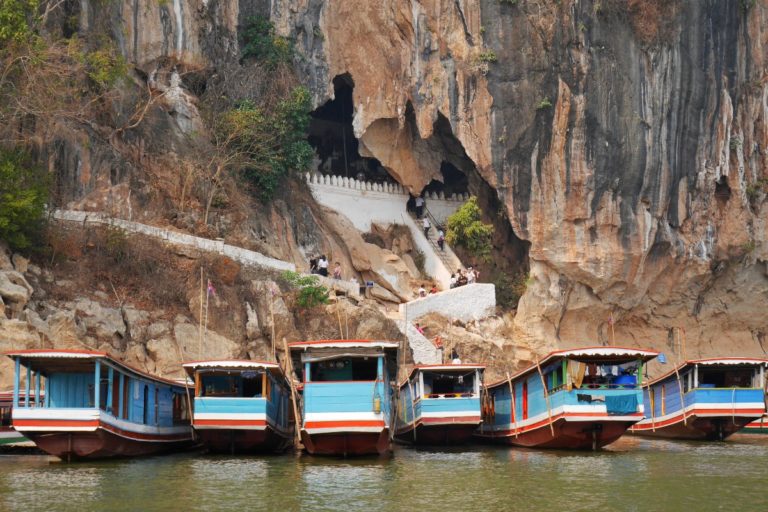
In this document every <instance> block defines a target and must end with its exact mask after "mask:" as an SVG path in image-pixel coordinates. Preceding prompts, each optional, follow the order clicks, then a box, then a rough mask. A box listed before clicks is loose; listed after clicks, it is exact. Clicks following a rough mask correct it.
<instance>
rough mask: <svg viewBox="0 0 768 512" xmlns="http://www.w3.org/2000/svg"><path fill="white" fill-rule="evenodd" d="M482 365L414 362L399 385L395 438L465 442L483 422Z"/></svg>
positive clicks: (424, 442) (430, 442) (432, 442)
mask: <svg viewBox="0 0 768 512" xmlns="http://www.w3.org/2000/svg"><path fill="white" fill-rule="evenodd" d="M484 369H485V366H480V365H472V364H445V365H417V366H415V367H414V368H413V371H411V374H410V375H409V376H408V379H406V380H405V382H403V383H402V384H400V388H399V390H398V398H397V400H398V401H397V417H396V420H395V439H397V440H398V441H402V442H406V443H413V444H421V445H450V444H461V443H466V442H467V441H468V440H469V439H471V438H472V433H473V432H474V431H475V429H476V428H477V426H478V425H479V424H480V422H481V421H482V417H481V415H480V384H481V380H482V375H483V370H484Z"/></svg>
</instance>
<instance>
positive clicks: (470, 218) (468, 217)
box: [445, 196, 493, 261]
mask: <svg viewBox="0 0 768 512" xmlns="http://www.w3.org/2000/svg"><path fill="white" fill-rule="evenodd" d="M481 213H482V212H481V210H480V206H478V204H477V197H475V196H472V197H470V198H469V201H467V202H466V203H464V204H463V205H461V207H460V208H459V209H458V210H456V211H455V212H454V213H453V215H451V216H450V217H448V229H447V232H446V235H445V238H446V239H447V240H448V243H449V244H452V245H456V246H459V247H463V248H465V249H466V250H468V251H469V252H471V253H472V254H474V255H475V256H477V257H479V258H481V259H483V260H486V261H487V260H488V259H489V258H490V256H491V248H492V244H491V239H492V237H493V225H491V224H485V223H483V221H482V220H480V219H481Z"/></svg>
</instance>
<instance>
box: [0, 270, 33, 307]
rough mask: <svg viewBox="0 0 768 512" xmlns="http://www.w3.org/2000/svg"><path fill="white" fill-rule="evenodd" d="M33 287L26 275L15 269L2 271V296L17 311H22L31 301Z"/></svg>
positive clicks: (0, 294) (0, 293)
mask: <svg viewBox="0 0 768 512" xmlns="http://www.w3.org/2000/svg"><path fill="white" fill-rule="evenodd" d="M32 292H33V289H32V287H31V286H30V285H29V283H28V282H27V280H26V279H24V276H23V275H21V273H19V272H16V271H15V270H2V271H0V297H2V298H3V299H4V301H5V303H6V304H7V305H8V306H9V307H11V309H13V310H15V311H21V310H22V309H24V306H25V305H26V304H27V302H29V298H30V297H31V296H32Z"/></svg>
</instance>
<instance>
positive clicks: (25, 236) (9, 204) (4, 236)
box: [0, 150, 48, 249]
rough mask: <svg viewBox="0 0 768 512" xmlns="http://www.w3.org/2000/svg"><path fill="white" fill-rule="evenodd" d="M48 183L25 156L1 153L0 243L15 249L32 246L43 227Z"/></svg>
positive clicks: (40, 171) (13, 152) (43, 175)
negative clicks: (0, 241)
mask: <svg viewBox="0 0 768 512" xmlns="http://www.w3.org/2000/svg"><path fill="white" fill-rule="evenodd" d="M47 198H48V179H47V175H46V174H45V171H43V170H42V169H40V168H38V167H34V166H32V165H29V162H28V159H27V158H26V155H24V153H22V152H20V151H17V150H14V151H2V150H0V240H3V241H6V242H8V245H10V246H11V248H12V249H26V248H28V247H30V246H31V245H32V242H33V241H34V240H35V238H36V237H37V235H39V233H40V228H41V227H42V220H43V213H44V210H45V202H46V200H47Z"/></svg>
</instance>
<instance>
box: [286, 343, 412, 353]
mask: <svg viewBox="0 0 768 512" xmlns="http://www.w3.org/2000/svg"><path fill="white" fill-rule="evenodd" d="M399 346H400V342H397V341H384V340H314V341H293V342H291V343H288V347H289V349H290V350H297V351H298V350H307V349H310V348H383V349H396V348H398V347H399Z"/></svg>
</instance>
